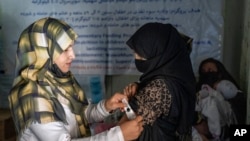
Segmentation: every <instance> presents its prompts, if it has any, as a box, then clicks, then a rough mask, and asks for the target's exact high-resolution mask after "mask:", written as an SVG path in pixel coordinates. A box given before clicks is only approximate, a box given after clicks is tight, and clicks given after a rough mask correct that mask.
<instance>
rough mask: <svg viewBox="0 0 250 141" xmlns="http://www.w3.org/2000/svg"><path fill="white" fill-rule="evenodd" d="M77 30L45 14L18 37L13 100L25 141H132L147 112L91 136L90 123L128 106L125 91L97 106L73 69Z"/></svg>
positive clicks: (140, 127) (12, 103)
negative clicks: (84, 89)
mask: <svg viewBox="0 0 250 141" xmlns="http://www.w3.org/2000/svg"><path fill="white" fill-rule="evenodd" d="M76 38H77V34H76V33H75V31H73V29H72V28H71V27H70V26H69V25H68V24H66V23H65V22H63V21H60V20H57V19H54V18H43V19H40V20H38V21H36V22H34V23H33V24H31V25H30V26H29V27H27V29H25V30H24V31H23V32H22V34H21V36H20V39H19V42H18V48H17V52H16V53H17V54H16V72H15V79H14V82H13V87H12V89H11V91H10V94H9V103H10V109H11V112H12V116H13V119H14V122H15V126H16V129H17V133H18V140H21V141H71V140H72V141H129V140H133V139H136V138H137V137H138V136H139V135H140V133H141V131H142V130H143V127H142V122H141V121H142V117H141V116H137V117H136V118H135V119H134V120H131V121H127V122H123V123H122V124H120V125H117V126H115V127H113V128H111V129H110V130H107V131H103V132H102V133H99V134H96V135H92V136H91V133H90V128H89V123H92V122H98V121H101V120H103V119H104V118H105V117H106V116H108V115H109V112H110V111H112V110H115V109H117V108H123V107H125V104H123V103H122V99H123V98H126V96H125V95H123V94H121V93H116V94H114V95H113V96H112V97H111V98H109V99H107V100H102V101H100V102H99V103H98V104H97V105H92V104H89V103H88V102H87V99H86V95H85V93H84V91H83V90H82V89H81V87H80V85H79V84H78V82H77V81H76V79H75V77H74V75H73V74H72V73H71V71H70V66H71V63H72V61H73V60H74V59H75V53H74V48H73V47H74V41H75V40H76Z"/></svg>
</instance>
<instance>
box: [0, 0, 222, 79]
mask: <svg viewBox="0 0 250 141" xmlns="http://www.w3.org/2000/svg"><path fill="white" fill-rule="evenodd" d="M0 6H1V7H0V8H1V14H0V15H1V16H0V24H1V26H2V30H0V31H1V41H2V43H1V46H0V49H1V52H0V53H1V54H0V56H1V59H0V61H1V62H0V64H1V68H2V71H4V72H6V73H13V72H12V71H13V70H14V63H15V59H14V58H15V57H14V56H15V52H16V47H17V42H18V38H19V35H20V33H21V32H22V31H23V30H24V29H25V28H26V27H27V26H28V25H30V24H31V23H33V22H34V21H35V20H38V19H40V18H43V17H55V18H58V19H61V20H64V21H66V22H67V23H69V24H70V25H71V26H72V27H73V28H74V30H75V31H76V32H77V33H78V35H79V37H78V39H77V41H76V43H75V53H76V59H75V60H74V62H73V64H72V71H73V73H76V74H104V75H113V74H138V71H137V70H136V68H135V65H134V58H133V52H132V51H131V50H130V49H129V48H128V47H127V46H126V41H127V40H128V38H129V37H130V36H131V35H132V34H133V33H134V31H136V30H137V29H138V28H139V27H140V26H141V25H143V24H145V23H147V22H161V23H171V24H173V25H174V26H175V27H176V28H177V29H178V30H179V31H180V32H182V33H184V34H186V35H189V36H190V37H192V38H193V39H194V41H193V49H192V53H191V60H192V64H193V67H194V71H195V72H196V70H197V67H198V64H199V63H200V61H201V60H202V59H204V58H206V57H214V58H216V59H219V60H220V59H221V58H222V53H221V51H222V45H221V44H222V37H223V35H222V34H223V18H222V14H221V12H222V2H221V0H2V1H0Z"/></svg>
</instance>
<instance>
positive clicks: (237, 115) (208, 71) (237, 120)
mask: <svg viewBox="0 0 250 141" xmlns="http://www.w3.org/2000/svg"><path fill="white" fill-rule="evenodd" d="M197 94H198V97H197V98H198V102H197V103H199V102H200V103H199V104H201V103H203V105H202V104H201V105H199V106H202V107H200V108H203V109H202V110H203V112H207V114H206V115H207V117H205V118H211V119H213V120H212V121H211V119H210V121H208V120H206V121H202V122H206V123H208V122H212V123H216V122H219V124H220V125H222V126H226V125H227V126H226V128H222V129H217V131H215V130H216V129H214V130H213V131H212V132H216V133H220V138H221V139H222V138H224V137H226V136H227V135H226V134H227V133H228V128H227V127H228V126H229V125H230V124H244V123H245V119H246V99H245V95H244V93H242V91H240V88H239V86H238V84H237V83H236V81H235V80H234V79H233V77H232V76H231V75H230V74H229V72H228V71H227V70H226V69H225V67H224V65H223V64H222V63H221V62H219V61H218V60H216V59H213V58H207V59H205V60H203V61H202V62H201V63H200V66H199V78H198V82H197ZM208 95H209V96H210V98H209V100H208V99H207V96H208ZM211 96H212V97H211ZM205 99H206V102H204V100H205ZM204 103H206V105H205V104H204ZM209 103H210V104H209ZM227 107H228V108H227ZM204 108H206V110H205V109H204ZM209 109H210V110H209ZM212 109H214V110H212ZM215 109H217V110H215ZM196 110H197V109H196ZM198 110H199V109H198ZM200 110H201V109H200ZM212 113H213V114H212ZM215 113H217V114H215ZM209 115H210V116H209ZM203 116H204V115H203ZM208 116H209V117H208ZM216 117H217V119H218V120H217V121H216V120H215V119H214V118H216ZM212 123H210V124H209V123H208V125H207V126H208V127H210V129H211V128H212V126H214V125H211V124H212ZM217 124H218V123H217ZM199 125H202V124H196V125H195V127H197V129H200V128H201V127H199ZM220 130H221V131H220ZM199 131H200V132H201V130H198V132H199ZM210 133H211V130H210ZM210 133H207V136H209V134H210ZM222 134H223V135H222ZM210 135H211V134H210ZM222 136H223V137H222Z"/></svg>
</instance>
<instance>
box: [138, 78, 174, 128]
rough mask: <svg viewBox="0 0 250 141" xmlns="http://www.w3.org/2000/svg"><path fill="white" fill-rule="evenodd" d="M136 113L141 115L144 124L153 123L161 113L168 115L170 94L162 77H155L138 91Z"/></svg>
mask: <svg viewBox="0 0 250 141" xmlns="http://www.w3.org/2000/svg"><path fill="white" fill-rule="evenodd" d="M135 97H136V99H137V104H138V109H137V114H139V115H141V116H142V117H143V123H144V124H151V125H152V124H153V123H154V121H155V120H156V119H157V118H158V117H160V116H161V115H166V116H167V115H168V113H169V109H170V105H171V94H170V92H169V89H168V87H167V85H166V83H165V82H164V80H163V79H155V80H153V81H151V82H150V83H149V84H147V85H146V86H145V87H144V88H142V89H141V90H139V91H138V93H137V94H136V95H135Z"/></svg>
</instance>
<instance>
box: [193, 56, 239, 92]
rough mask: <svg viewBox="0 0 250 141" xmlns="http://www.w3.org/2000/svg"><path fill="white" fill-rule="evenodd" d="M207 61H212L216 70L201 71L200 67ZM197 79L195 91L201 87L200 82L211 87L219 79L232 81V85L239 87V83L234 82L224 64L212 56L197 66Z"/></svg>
mask: <svg viewBox="0 0 250 141" xmlns="http://www.w3.org/2000/svg"><path fill="white" fill-rule="evenodd" d="M207 63H213V64H215V66H216V68H217V72H210V73H208V72H203V70H202V67H203V66H204V65H205V64H207ZM198 73H199V80H198V83H197V91H199V90H200V89H201V85H202V84H205V83H206V84H208V85H210V86H211V87H213V84H214V83H215V82H216V81H220V80H229V81H231V82H232V83H234V85H235V86H236V87H237V88H238V89H240V88H239V85H238V84H237V83H236V81H235V79H234V78H233V77H232V75H231V74H230V73H229V72H228V71H227V70H226V68H225V66H224V65H223V64H222V63H221V62H220V61H218V60H216V59H214V58H207V59H205V60H203V61H202V62H201V63H200V66H199V70H198Z"/></svg>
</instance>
